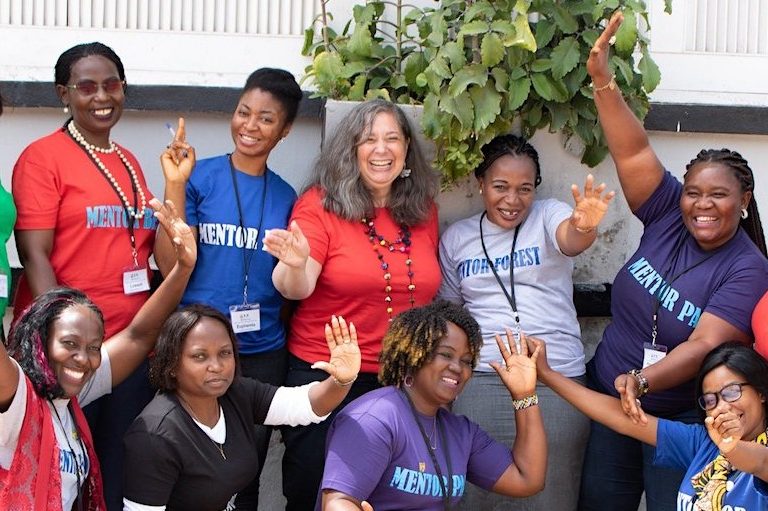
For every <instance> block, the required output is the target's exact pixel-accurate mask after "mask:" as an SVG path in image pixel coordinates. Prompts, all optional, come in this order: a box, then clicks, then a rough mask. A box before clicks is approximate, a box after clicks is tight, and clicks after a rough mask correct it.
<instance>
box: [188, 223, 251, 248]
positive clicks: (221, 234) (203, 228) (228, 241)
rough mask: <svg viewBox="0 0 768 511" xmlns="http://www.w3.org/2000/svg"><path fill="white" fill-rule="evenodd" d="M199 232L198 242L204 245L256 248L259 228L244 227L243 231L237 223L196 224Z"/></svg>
mask: <svg viewBox="0 0 768 511" xmlns="http://www.w3.org/2000/svg"><path fill="white" fill-rule="evenodd" d="M197 228H198V232H199V233H200V243H201V244H204V245H218V246H224V247H233V246H234V247H237V248H243V246H245V247H246V248H248V249H250V250H256V246H257V245H258V243H259V230H258V229H255V228H253V227H246V228H245V232H243V228H242V227H240V226H239V225H233V224H218V223H214V224H200V225H198V226H197Z"/></svg>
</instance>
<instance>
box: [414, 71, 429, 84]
mask: <svg viewBox="0 0 768 511" xmlns="http://www.w3.org/2000/svg"><path fill="white" fill-rule="evenodd" d="M427 83H428V81H427V75H426V74H424V73H419V74H418V75H416V85H418V86H419V87H426V86H427Z"/></svg>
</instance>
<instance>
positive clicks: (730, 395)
mask: <svg viewBox="0 0 768 511" xmlns="http://www.w3.org/2000/svg"><path fill="white" fill-rule="evenodd" d="M745 385H749V383H731V384H729V385H726V386H725V387H723V388H722V389H720V392H707V393H706V394H702V395H700V396H699V399H698V401H699V406H700V407H701V408H702V409H704V410H707V411H709V410H714V408H715V407H716V406H717V402H718V401H719V400H720V398H722V399H723V401H725V402H726V403H733V402H734V401H738V400H739V398H740V397H741V387H743V386H745Z"/></svg>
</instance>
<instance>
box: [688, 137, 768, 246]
mask: <svg viewBox="0 0 768 511" xmlns="http://www.w3.org/2000/svg"><path fill="white" fill-rule="evenodd" d="M700 163H719V164H720V165H723V166H724V167H726V168H728V169H730V170H731V172H733V176H734V177H735V178H736V179H737V180H738V182H739V184H740V185H741V192H742V193H744V192H753V193H752V200H750V201H749V204H748V205H747V213H748V215H747V218H742V219H741V221H740V222H739V225H741V227H743V228H744V230H745V231H746V232H747V234H748V235H749V238H750V239H751V240H752V241H753V242H754V243H755V245H757V248H758V249H759V250H760V252H762V254H763V255H764V256H766V257H768V252H767V251H766V246H765V236H764V234H763V224H762V223H761V222H760V213H759V212H758V210H757V202H756V200H755V195H754V189H755V176H754V175H753V174H752V169H751V168H749V164H748V163H747V160H746V159H744V157H743V156H741V154H739V153H737V152H736V151H731V150H730V149H725V148H723V149H702V150H701V151H699V154H697V155H696V158H694V159H693V160H691V161H690V162H689V163H688V165H686V166H685V175H684V176H683V178H687V177H688V173H689V172H690V171H691V169H692V168H693V167H694V166H695V165H698V164H700Z"/></svg>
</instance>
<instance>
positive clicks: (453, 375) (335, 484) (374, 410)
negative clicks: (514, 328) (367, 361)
mask: <svg viewBox="0 0 768 511" xmlns="http://www.w3.org/2000/svg"><path fill="white" fill-rule="evenodd" d="M507 341H508V344H509V348H507V347H506V346H505V344H504V343H503V341H502V340H501V338H500V337H499V336H498V335H497V336H496V342H497V344H498V346H499V350H500V351H501V355H502V357H503V358H504V366H502V365H501V364H499V363H498V362H492V363H491V365H492V366H493V368H494V369H495V370H496V372H497V373H498V374H499V377H500V378H501V380H502V381H503V382H504V385H505V386H506V387H507V389H508V390H509V392H510V394H511V397H512V406H513V407H514V408H515V422H516V424H517V437H516V439H515V443H514V446H513V447H512V451H511V452H510V450H509V448H508V447H506V446H505V445H503V444H501V443H499V442H497V441H495V440H493V439H492V438H491V437H490V436H488V434H487V433H485V432H484V431H483V430H482V429H480V426H478V425H477V424H476V423H474V422H472V421H470V420H469V419H468V418H466V417H464V416H460V415H455V414H453V413H451V412H450V411H448V408H447V407H448V406H449V405H450V404H451V402H453V400H454V399H456V397H457V396H458V395H459V394H460V393H461V390H462V389H463V388H464V385H465V384H466V383H467V380H469V378H470V377H471V376H472V368H473V367H474V365H475V363H476V362H477V357H478V354H479V352H480V346H481V345H482V337H481V336H480V327H479V326H478V324H477V322H476V321H475V320H474V318H472V316H471V315H470V314H469V313H468V312H467V311H466V310H465V309H463V308H462V307H461V306H459V305H456V304H453V303H451V302H447V301H437V302H434V303H432V304H430V305H426V306H424V307H418V308H414V309H410V310H408V311H406V312H403V313H402V314H400V315H399V316H397V317H396V318H395V319H394V321H393V322H392V323H391V324H390V327H389V329H388V330H387V333H386V335H385V336H384V340H383V350H382V353H381V357H380V369H379V381H380V382H381V383H382V384H383V385H387V387H383V388H380V389H378V390H374V391H372V392H368V393H367V394H365V395H364V396H362V397H360V398H358V399H356V400H355V401H353V402H352V403H350V404H349V405H347V407H345V408H344V409H343V410H342V411H341V412H340V413H339V415H338V416H337V417H336V419H335V421H334V423H333V425H332V426H331V429H330V431H329V434H328V446H327V452H326V460H325V472H324V473H323V481H322V485H321V488H322V490H321V498H322V508H323V509H324V510H328V511H331V510H345V509H351V510H354V509H365V510H369V509H370V506H372V507H373V509H374V510H375V511H387V510H394V509H397V510H421V511H424V510H435V511H437V510H442V509H449V508H451V507H452V506H455V505H456V504H457V503H458V501H459V499H460V498H461V496H462V494H463V493H464V488H465V485H466V482H467V481H470V482H472V483H474V484H476V485H478V486H480V487H482V488H485V489H487V490H492V491H494V492H496V493H501V494H504V495H510V496H521V497H522V496H525V497H527V496H529V495H533V494H534V493H536V492H539V491H541V489H542V488H543V487H544V476H545V473H546V464H547V463H546V460H547V443H546V438H545V437H546V435H545V433H544V426H543V424H542V420H541V413H540V411H539V407H538V406H536V405H537V404H538V398H537V396H536V393H535V391H536V359H537V357H538V355H539V351H540V350H538V349H537V350H534V351H533V352H532V353H531V354H530V355H529V353H528V347H527V344H526V341H525V337H524V336H523V341H522V343H521V346H520V347H519V348H517V347H516V346H515V342H514V340H513V334H512V332H511V331H510V330H507ZM366 502H367V504H368V505H366Z"/></svg>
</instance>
